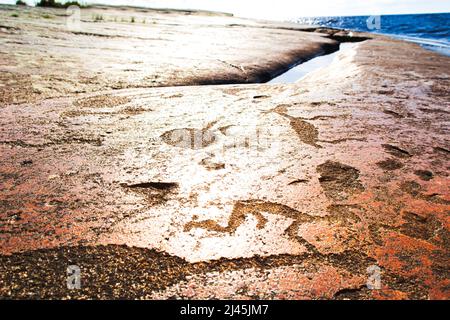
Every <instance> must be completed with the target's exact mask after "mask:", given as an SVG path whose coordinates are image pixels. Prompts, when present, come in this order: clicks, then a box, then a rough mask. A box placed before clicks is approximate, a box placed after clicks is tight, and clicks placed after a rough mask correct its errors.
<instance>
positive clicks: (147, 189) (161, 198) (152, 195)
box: [120, 182, 179, 205]
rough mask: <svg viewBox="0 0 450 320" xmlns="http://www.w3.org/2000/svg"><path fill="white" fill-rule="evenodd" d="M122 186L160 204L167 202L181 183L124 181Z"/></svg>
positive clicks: (152, 202)
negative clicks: (130, 182) (128, 182)
mask: <svg viewBox="0 0 450 320" xmlns="http://www.w3.org/2000/svg"><path fill="white" fill-rule="evenodd" d="M120 186H121V187H124V188H127V189H130V190H132V191H134V192H136V193H139V194H141V195H142V196H144V197H145V198H146V199H147V202H148V203H149V204H150V205H159V204H162V203H164V202H166V201H167V200H168V197H169V195H170V194H171V193H173V191H175V190H176V189H177V188H178V186H179V185H178V183H176V182H142V183H135V184H126V183H122V184H121V185H120Z"/></svg>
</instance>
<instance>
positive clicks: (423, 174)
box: [414, 170, 433, 181]
mask: <svg viewBox="0 0 450 320" xmlns="http://www.w3.org/2000/svg"><path fill="white" fill-rule="evenodd" d="M414 174H415V175H417V176H418V177H419V178H420V179H422V180H424V181H429V180H431V179H433V172H431V171H428V170H416V171H414Z"/></svg>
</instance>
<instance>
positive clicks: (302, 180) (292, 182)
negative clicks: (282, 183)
mask: <svg viewBox="0 0 450 320" xmlns="http://www.w3.org/2000/svg"><path fill="white" fill-rule="evenodd" d="M307 182H308V180H306V179H295V180H293V181H291V182H289V183H288V186H291V185H293V184H299V183H307Z"/></svg>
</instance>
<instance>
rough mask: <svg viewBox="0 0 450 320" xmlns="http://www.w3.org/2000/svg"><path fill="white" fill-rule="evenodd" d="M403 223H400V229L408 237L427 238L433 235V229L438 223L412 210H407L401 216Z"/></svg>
mask: <svg viewBox="0 0 450 320" xmlns="http://www.w3.org/2000/svg"><path fill="white" fill-rule="evenodd" d="M403 220H404V221H405V223H403V224H402V226H401V228H400V231H401V233H403V234H404V235H407V236H409V237H413V238H418V239H423V240H429V239H430V238H432V237H433V236H434V233H435V230H436V229H437V228H439V227H440V224H439V223H438V222H437V221H435V220H434V219H430V218H428V217H424V216H420V215H418V214H416V213H413V212H407V213H406V214H405V215H404V216H403Z"/></svg>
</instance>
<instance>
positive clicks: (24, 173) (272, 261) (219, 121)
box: [0, 10, 450, 299]
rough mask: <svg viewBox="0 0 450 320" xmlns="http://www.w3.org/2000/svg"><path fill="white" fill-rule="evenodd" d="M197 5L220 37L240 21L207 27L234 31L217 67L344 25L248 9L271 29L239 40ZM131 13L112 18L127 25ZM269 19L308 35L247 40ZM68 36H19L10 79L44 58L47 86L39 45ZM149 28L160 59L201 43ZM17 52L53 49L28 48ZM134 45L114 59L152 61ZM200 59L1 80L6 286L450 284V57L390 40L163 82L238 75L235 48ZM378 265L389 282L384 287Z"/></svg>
mask: <svg viewBox="0 0 450 320" xmlns="http://www.w3.org/2000/svg"><path fill="white" fill-rule="evenodd" d="M31 11H32V12H34V11H33V10H31ZM36 12H39V14H41V12H40V11H36ZM1 14H2V15H5V13H4V12H3V11H2V12H1ZM6 14H9V13H6ZM20 14H22V13H20ZM127 14H128V13H127ZM147 14H148V15H147V19H150V18H149V17H152V19H153V17H155V19H156V17H159V18H160V16H164V15H163V14H162V13H154V12H150V13H147ZM194 18H195V19H197V18H198V19H200V18H201V19H209V20H210V21H209V22H208V27H202V28H200V29H201V30H202V31H201V32H202V33H209V32H223V34H225V35H227V37H226V38H222V39H219V38H215V37H213V38H212V39H211V38H208V41H219V40H220V42H221V44H217V46H214V48H212V49H211V50H212V51H211V52H206V53H205V52H202V55H201V58H200V57H199V60H198V61H199V63H202V62H205V61H208V59H207V57H208V56H213V57H214V59H216V58H217V57H218V56H220V55H221V54H224V55H229V57H224V60H226V61H229V62H230V61H231V60H232V62H231V63H233V64H235V63H238V62H237V61H238V60H239V61H240V62H239V63H241V64H242V65H245V66H250V65H251V64H252V63H253V64H254V65H255V70H263V69H264V65H265V64H266V62H267V61H268V60H271V59H273V60H271V61H278V59H279V57H280V56H284V55H286V54H288V53H287V52H291V50H293V52H297V54H298V53H299V52H300V53H301V52H302V50H307V53H305V54H306V55H303V54H299V55H298V56H297V57H296V59H297V60H298V59H307V56H308V55H309V54H311V52H316V53H317V52H318V51H315V50H316V49H311V48H316V46H317V48H319V47H322V46H323V43H333V42H335V41H336V40H332V39H330V38H329V37H327V34H324V33H317V32H302V31H298V30H290V29H289V28H286V27H285V26H278V25H273V27H268V23H267V22H249V21H248V20H246V21H245V23H246V24H248V25H252V26H251V27H250V26H246V27H243V26H239V28H242V29H243V30H245V33H242V32H241V33H240V35H241V37H242V38H238V37H235V36H230V33H229V32H235V29H234V27H231V28H230V27H229V26H228V27H224V25H223V24H222V22H217V21H221V19H225V20H227V19H236V18H231V17H224V16H216V17H210V16H207V17H205V16H201V17H200V18H199V17H198V16H196V15H195V16H184V15H183V16H180V15H179V14H175V13H170V19H173V20H182V21H185V20H186V19H194ZM12 19H13V18H11V19H9V20H7V22H8V23H11V24H12V22H11V21H12ZM168 19H169V18H168ZM30 20H32V19H31V18H30ZM3 21H4V20H3V19H2V23H5V24H6V22H3ZM33 21H34V20H33ZM40 21H41V20H40ZM213 22H214V23H215V25H214V26H211V25H212V24H213ZM40 23H43V22H42V21H41V22H40ZM49 23H53V22H49ZM102 23H108V24H111V23H112V22H97V23H95V26H94V24H93V23H91V24H89V28H94V29H95V30H97V31H95V30H93V31H90V32H94V31H95V32H100V30H101V31H102V32H106V31H105V30H107V28H106V26H107V25H102V26H101V27H100V24H102ZM189 23H190V22H189ZM203 23H204V22H202V24H203ZM243 23H244V22H240V23H237V24H239V25H242V24H243ZM117 24H118V25H119V26H120V27H122V26H123V25H122V23H117ZM185 24H188V22H185ZM217 24H219V25H221V26H220V27H217ZM226 24H228V22H226ZM25 25H26V26H23V25H22V24H17V25H16V26H15V27H19V26H20V28H21V31H20V32H22V33H21V34H13V33H11V32H10V31H7V32H9V33H8V35H6V36H5V37H3V36H2V38H1V41H2V42H3V43H6V42H8V41H12V40H5V39H13V38H14V37H15V39H22V40H23V41H24V42H26V41H25V39H28V38H30V37H37V36H36V35H35V33H34V32H33V31H32V30H35V28H36V27H35V26H33V22H30V26H28V25H27V24H25ZM97 25H98V26H97ZM188 25H189V26H191V25H190V24H188ZM27 26H28V27H27ZM120 27H117V28H114V30H113V31H111V32H115V33H117V32H125V31H123V30H122V31H121V29H120ZM26 28H30V29H26ZM170 28H173V27H172V26H171V27H168V26H163V27H161V29H158V30H159V32H163V31H162V30H166V31H167V30H169V29H170ZM189 28H191V27H189ZM189 28H188V27H186V25H185V26H184V27H183V28H181V30H184V31H186V32H189V31H190V29H189ZM280 28H281V29H280ZM22 29H23V30H22ZM218 29H220V30H218ZM2 30H3V29H2ZM6 30H13V29H6ZM24 30H25V31H24ZM26 30H31V31H26ZM127 30H128V31H126V32H131V30H134V29H127ZM138 30H139V28H138ZM175 30H176V29H174V30H173V32H174V33H175V34H174V35H173V37H178V33H179V31H180V30H176V31H175ZM18 32H19V31H18ZM36 32H37V31H36ZM49 32H50V31H49ZM266 32H274V33H276V34H281V33H282V34H283V37H298V38H299V39H302V42H301V43H297V44H295V45H294V44H293V43H286V42H285V39H284V40H278V39H280V38H278V36H274V37H273V38H270V39H271V40H267V41H269V42H265V43H260V42H258V41H256V42H252V43H249V40H248V38H246V37H245V36H246V35H248V36H249V37H250V36H252V37H253V36H254V37H261V38H260V39H261V40H262V39H263V38H265V39H267V37H266V36H267V34H266ZM37 33H38V32H37ZM53 35H60V36H61V37H67V38H65V40H61V41H62V42H63V43H66V44H67V45H72V41H75V39H78V37H82V36H80V35H66V34H64V35H63V34H62V31H54V33H53ZM190 36H191V37H196V35H194V32H192V34H191V35H190ZM200 38H202V37H200ZM36 39H37V38H36ZM101 39H102V40H101V41H100V40H99V41H98V42H96V44H97V45H98V46H100V47H101V46H103V45H106V44H111V43H110V42H109V41H114V42H115V43H116V45H117V46H118V47H120V48H125V47H126V48H127V49H126V50H134V49H131V47H129V45H128V44H129V41H134V40H132V39H133V38H128V36H124V37H121V38H118V39H114V40H111V39H110V38H104V37H102V38H101ZM130 39H131V40H130ZM177 39H178V38H177ZM239 39H240V40H239ZM306 39H309V40H310V41H311V43H310V42H308V41H307V40H306ZM49 41H50V42H46V43H45V44H42V45H41V46H34V45H28V44H26V43H25V44H15V45H13V44H11V43H7V46H3V43H2V52H3V54H5V55H6V56H7V57H10V58H11V55H12V56H13V57H14V59H16V60H14V61H15V62H14V63H12V62H11V63H9V64H7V63H5V62H3V63H4V65H3V66H2V68H9V69H11V70H10V72H11V73H10V74H9V75H6V76H4V77H6V79H8V81H13V80H11V79H14V77H19V74H21V72H23V75H25V74H30V72H29V71H27V69H26V67H25V65H24V64H21V63H36V70H37V73H36V74H35V75H37V77H36V82H32V83H31V85H32V86H34V85H35V84H36V85H39V86H40V85H43V83H44V82H43V80H42V78H40V77H43V76H44V73H46V72H49V70H48V68H44V67H40V66H39V63H38V61H40V60H35V59H39V55H43V56H45V55H49V53H48V51H52V50H54V52H60V51H58V50H59V48H58V49H57V48H56V47H57V45H56V44H55V43H54V42H52V41H56V40H49ZM80 41H81V40H80ZM229 41H231V42H229ZM234 41H242V42H241V43H242V44H243V45H246V46H248V48H253V49H254V48H255V46H256V47H257V49H254V50H255V51H252V52H247V51H246V50H247V49H243V48H244V47H235V45H237V44H236V43H235V42H234ZM270 41H273V42H270ZM277 41H280V42H279V43H277ZM222 42H223V43H222ZM145 43H146V48H140V49H138V51H142V56H145V54H146V50H147V49H148V50H163V49H162V48H165V49H164V50H168V51H167V52H170V53H171V54H179V55H180V56H183V55H184V54H187V53H186V51H181V50H185V49H184V48H183V45H182V44H180V43H178V40H176V41H172V42H171V45H170V46H172V47H170V49H168V47H165V46H161V45H160V42H158V40H146V42H145ZM152 44H153V45H152ZM259 44H260V45H262V46H263V47H261V48H260V47H258V45H259ZM228 46H230V47H229V48H230V49H229V50H228V49H227V50H226V51H222V50H221V49H220V48H225V47H226V48H228ZM39 48H42V49H43V50H45V51H46V52H47V53H44V52H40V49H39ZM176 48H178V49H176ZM233 48H234V49H233ZM245 48H247V47H245ZM304 48H309V49H304ZM197 49H198V46H197V45H192V46H189V47H187V49H186V50H188V51H189V50H197ZM253 49H252V50H253ZM89 50H91V49H79V54H80V55H82V56H86V52H88V51H89ZM92 50H94V52H95V50H96V49H92ZM173 50H179V51H178V52H177V51H173ZM233 50H235V51H233ZM296 50H298V51H296ZM311 50H312V51H311ZM266 51H267V52H266ZM18 52H23V53H25V52H28V53H29V54H36V55H35V56H34V57H35V58H33V59H28V60H27V59H24V58H21V57H17V56H21V55H18V54H17V53H18ZM243 52H244V53H243ZM262 52H264V53H262ZM13 53H14V54H13ZM115 54H116V55H117V56H115V57H111V59H112V60H111V61H110V62H109V66H111V67H113V68H122V67H124V66H125V64H123V63H121V62H120V60H117V59H122V58H123V59H127V61H131V60H133V58H130V56H132V54H131V53H130V55H128V54H122V53H120V52H116V53H115ZM58 55H59V56H61V55H62V53H58ZM194 56H197V53H194V54H193V55H189V57H190V58H192V60H190V59H187V58H186V59H181V60H184V61H183V62H182V63H181V64H179V65H177V64H173V65H171V66H170V67H169V66H168V65H165V64H163V62H162V61H169V62H167V63H169V64H170V63H172V62H173V61H174V60H173V59H172V58H170V59H168V58H167V57H166V58H164V57H160V58H157V60H155V61H153V62H151V61H150V60H151V59H150V58H149V57H148V60H146V61H147V62H148V63H150V64H151V65H153V66H155V69H154V70H153V71H152V70H151V68H150V69H146V68H142V66H141V67H137V70H139V71H136V72H135V73H133V75H132V76H131V78H130V79H131V80H126V81H125V80H124V81H125V82H126V85H124V86H123V87H121V86H119V88H113V87H111V86H110V85H109V84H110V83H111V79H113V78H116V77H117V78H123V77H126V73H125V72H124V71H123V70H122V71H119V70H110V71H108V70H109V69H108V70H107V69H103V68H104V67H105V66H103V65H101V63H99V65H98V66H97V67H95V68H89V67H87V66H86V65H84V64H83V62H84V61H76V62H74V63H75V64H74V70H77V71H80V70H84V71H83V72H88V73H90V72H93V73H95V72H100V74H101V77H99V78H100V79H101V81H98V82H95V83H89V84H88V85H86V86H84V85H80V86H74V85H73V83H71V81H72V80H71V79H74V80H73V81H78V80H79V78H78V77H79V74H78V75H77V73H76V72H72V73H70V74H65V73H63V71H61V70H64V68H65V67H66V64H65V63H62V64H61V69H58V70H56V71H55V73H54V74H52V76H51V77H53V76H55V75H56V74H59V75H60V77H61V79H60V82H53V80H52V79H53V78H50V80H49V84H50V85H51V88H49V89H48V90H44V91H40V92H39V93H35V95H33V96H32V99H30V100H29V101H28V98H29V97H30V95H28V94H27V93H26V92H27V91H26V90H28V88H27V87H26V86H22V85H20V84H18V85H17V86H16V87H14V85H13V86H12V88H14V91H12V92H13V93H12V94H11V95H10V96H8V93H10V92H11V90H10V88H11V87H7V86H6V84H7V83H8V82H7V81H3V79H2V81H3V82H2V85H3V88H9V90H8V89H4V91H2V92H3V95H2V99H3V100H2V101H3V102H2V105H1V108H0V112H1V117H0V163H1V166H0V186H1V187H0V221H1V224H0V253H1V254H2V255H1V256H0V296H1V297H13V298H151V299H155V298H173V297H181V298H199V299H206V298H229V299H247V298H252V299H258V298H264V299H319V298H326V299H344V298H350V299H386V298H389V299H407V298H409V299H429V298H431V299H448V298H450V292H449V290H448V286H449V276H448V267H449V265H448V261H449V259H448V257H449V235H448V232H449V227H450V225H449V223H450V220H449V214H448V213H449V209H450V192H449V186H450V185H449V177H448V173H449V168H450V141H449V140H448V136H449V135H448V129H449V128H448V124H449V112H450V111H449V106H450V100H449V95H448V92H449V91H450V90H449V87H450V64H449V62H450V61H449V58H448V57H445V56H441V55H438V54H436V53H432V52H429V51H426V50H424V49H422V48H420V47H419V46H417V45H415V44H412V43H406V42H400V41H394V40H390V39H388V38H384V37H378V36H377V37H373V38H372V39H370V40H366V41H363V42H360V43H358V44H356V45H355V46H354V47H353V48H352V49H350V50H346V51H343V52H341V53H339V54H338V55H337V57H336V59H335V60H334V61H333V62H332V63H331V65H329V66H327V67H325V68H323V69H320V70H317V71H315V72H313V73H311V74H309V75H308V76H307V77H306V78H304V79H302V80H301V81H299V82H296V83H292V84H285V85H269V84H239V85H238V84H231V85H206V86H183V87H176V86H169V87H161V86H163V85H165V84H170V85H177V84H180V83H185V84H196V83H197V82H196V81H197V80H192V79H193V78H190V74H192V73H197V71H198V72H199V73H202V72H205V74H204V75H205V78H207V79H213V78H214V77H215V76H218V77H221V79H223V77H225V78H226V77H233V79H236V81H237V79H238V78H234V77H235V76H236V74H235V73H234V70H233V69H232V68H231V69H230V68H229V67H227V66H226V65H223V64H220V63H219V64H215V63H214V64H211V63H210V62H206V63H207V67H205V69H204V71H201V70H202V69H201V68H200V69H198V68H197V66H196V62H195V61H196V60H195V59H194ZM308 57H309V56H308ZM11 59H12V58H11ZM97 59H100V58H99V57H95V55H94V57H93V58H92V61H96V60H97ZM143 59H147V58H143ZM158 59H159V60H158ZM164 59H166V60H164ZM26 60H27V61H28V62H25V61H26ZM75 60H76V59H75ZM100 60H101V59H100ZM100 60H99V61H100ZM288 60H289V61H288V62H286V65H288V64H290V63H292V61H293V60H295V59H293V58H289V59H288ZM2 61H5V60H2ZM18 61H19V62H18ZM20 61H21V62H20ZM43 63H44V65H46V66H47V65H48V66H49V67H50V66H53V67H54V68H55V69H56V68H57V67H58V65H57V64H55V63H54V62H48V61H46V62H43ZM156 66H158V68H156ZM269 67H270V63H269ZM105 68H106V67H105ZM171 68H173V70H177V73H176V77H175V78H171V79H172V80H167V79H168V78H167V79H166V80H167V81H169V82H167V83H166V82H164V81H166V80H158V81H160V82H157V84H155V86H154V87H152V88H142V87H141V85H135V84H136V82H133V81H139V80H136V79H138V78H139V76H138V74H139V73H142V72H149V74H162V75H163V77H164V76H166V75H165V73H170V71H169V70H171ZM244 68H247V67H244ZM277 68H278V69H277V70H278V71H279V70H280V69H279V68H280V67H277ZM2 70H3V69H2ZM155 70H158V71H155ZM258 72H259V71H258ZM258 72H256V71H255V73H254V74H259V73H258ZM2 74H3V73H2ZM196 76H197V74H196ZM2 77H3V75H2ZM11 77H12V78H11ZM216 79H217V78H216ZM127 81H128V82H127ZM171 81H172V82H171ZM233 81H234V80H233ZM244 82H245V81H244ZM207 83H214V81H212V80H211V81H208V82H207ZM142 86H143V87H149V86H152V85H148V84H145V85H142ZM158 86H159V87H158ZM75 87H76V88H83V89H82V91H85V92H80V93H75V92H74V91H73V90H72V89H73V88H75ZM61 88H64V89H61ZM2 90H3V89H2ZM59 90H61V91H59ZM5 95H6V98H5ZM11 97H13V98H11ZM21 97H23V100H21V99H22V98H21ZM69 265H77V266H79V267H80V268H81V282H82V285H81V289H80V290H68V289H67V287H66V276H67V275H66V268H67V266H69ZM376 273H379V274H380V277H381V281H380V283H379V284H380V287H377V288H376V289H370V288H371V286H370V285H369V286H368V285H367V284H368V283H372V282H373V279H376V277H375V278H374V275H375V276H376Z"/></svg>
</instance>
